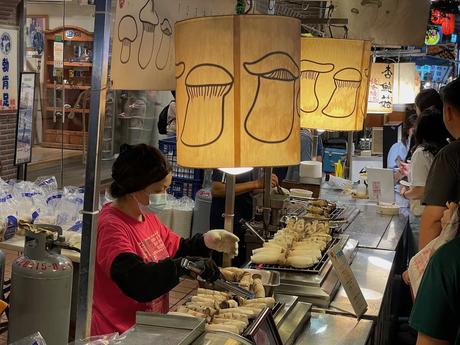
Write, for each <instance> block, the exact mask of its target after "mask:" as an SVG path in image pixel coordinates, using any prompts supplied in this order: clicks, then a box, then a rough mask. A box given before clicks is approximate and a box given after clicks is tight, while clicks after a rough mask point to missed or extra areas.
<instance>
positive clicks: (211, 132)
mask: <svg viewBox="0 0 460 345" xmlns="http://www.w3.org/2000/svg"><path fill="white" fill-rule="evenodd" d="M233 82H234V80H233V76H232V75H231V74H230V72H229V71H227V70H226V69H225V68H224V67H222V66H218V65H215V64H200V65H196V66H195V67H193V68H192V69H191V70H190V71H189V72H188V74H187V77H186V78H185V88H186V92H187V96H188V100H187V108H186V111H185V119H184V124H183V128H182V131H181V137H180V139H181V142H182V143H183V144H184V145H186V146H190V147H201V146H207V145H210V144H212V143H214V142H216V141H217V140H219V138H220V137H221V135H222V133H223V131H224V118H225V97H226V96H227V94H228V93H229V92H230V90H231V89H232V86H233ZM209 119H210V120H209ZM198 138H199V140H198Z"/></svg>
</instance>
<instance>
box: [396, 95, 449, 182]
mask: <svg viewBox="0 0 460 345" xmlns="http://www.w3.org/2000/svg"><path fill="white" fill-rule="evenodd" d="M430 107H435V108H436V109H438V110H439V111H441V112H442V99H441V96H440V95H439V93H438V91H436V90H435V89H424V90H422V91H420V92H419V93H418V94H417V96H416V97H415V113H416V115H417V116H419V115H420V114H421V113H422V112H423V111H424V110H426V109H428V108H430ZM414 146H415V140H414V139H413V138H411V140H410V141H409V152H408V153H407V156H406V163H407V162H410V160H411V157H412V153H413V152H414ZM401 170H402V172H403V174H404V175H405V176H408V174H409V173H410V164H408V165H405V164H404V163H402V169H401Z"/></svg>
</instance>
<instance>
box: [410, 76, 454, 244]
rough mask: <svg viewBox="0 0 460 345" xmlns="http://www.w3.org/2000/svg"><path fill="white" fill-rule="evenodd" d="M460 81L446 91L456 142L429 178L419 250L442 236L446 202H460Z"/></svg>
mask: <svg viewBox="0 0 460 345" xmlns="http://www.w3.org/2000/svg"><path fill="white" fill-rule="evenodd" d="M459 95H460V79H458V78H457V79H455V80H454V81H452V82H450V83H449V84H447V85H446V86H445V88H444V89H443V93H442V96H443V102H444V109H443V118H444V124H445V125H446V128H447V130H448V131H449V133H450V134H451V136H452V137H453V138H454V139H456V140H455V141H453V142H451V143H450V144H449V145H447V146H446V147H444V148H443V149H442V150H441V151H439V153H438V154H437V155H436V157H435V159H434V162H433V164H432V166H431V169H430V173H429V175H428V179H427V183H426V187H425V195H424V198H423V203H424V204H425V205H426V207H425V209H424V210H423V214H422V219H421V224H420V241H419V248H423V247H424V246H425V245H426V244H428V243H429V242H430V241H431V240H432V239H434V238H436V237H437V236H438V235H439V233H440V232H441V222H440V221H441V217H442V214H443V212H444V210H445V209H446V203H447V202H449V201H450V202H458V201H459V200H460V140H458V139H459V138H460V97H459Z"/></svg>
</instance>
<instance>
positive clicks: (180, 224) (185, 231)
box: [171, 196, 195, 238]
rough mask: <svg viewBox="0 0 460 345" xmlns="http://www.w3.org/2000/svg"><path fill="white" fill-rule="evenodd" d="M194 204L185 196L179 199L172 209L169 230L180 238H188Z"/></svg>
mask: <svg viewBox="0 0 460 345" xmlns="http://www.w3.org/2000/svg"><path fill="white" fill-rule="evenodd" d="M194 206H195V202H194V201H193V199H190V198H189V197H187V196H184V197H182V198H180V199H179V200H178V202H177V204H176V205H175V207H174V209H173V217H172V225H171V229H172V230H173V231H174V232H175V233H176V234H178V235H179V236H180V237H182V238H189V237H190V232H191V230H192V215H193V207H194Z"/></svg>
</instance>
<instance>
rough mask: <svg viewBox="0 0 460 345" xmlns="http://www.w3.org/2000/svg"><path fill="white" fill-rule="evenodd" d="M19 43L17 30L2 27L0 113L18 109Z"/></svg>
mask: <svg viewBox="0 0 460 345" xmlns="http://www.w3.org/2000/svg"><path fill="white" fill-rule="evenodd" d="M17 42H18V31H17V30H15V29H11V28H3V27H0V65H1V67H0V80H1V83H2V89H1V96H0V112H11V111H15V110H16V109H17V94H18V86H17V80H18V69H17V60H18V45H17Z"/></svg>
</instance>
